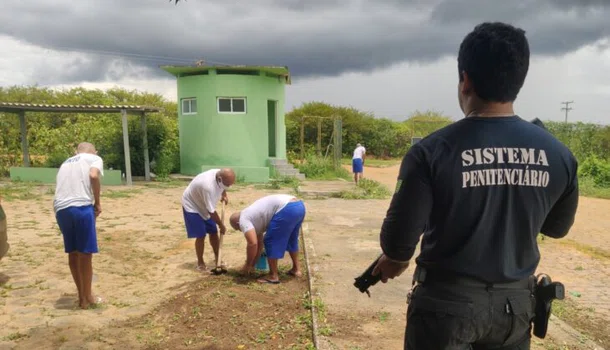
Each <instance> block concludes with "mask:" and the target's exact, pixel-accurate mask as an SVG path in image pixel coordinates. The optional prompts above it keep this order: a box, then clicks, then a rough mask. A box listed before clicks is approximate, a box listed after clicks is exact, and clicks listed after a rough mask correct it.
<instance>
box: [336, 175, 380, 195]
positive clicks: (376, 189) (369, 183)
mask: <svg viewBox="0 0 610 350" xmlns="http://www.w3.org/2000/svg"><path fill="white" fill-rule="evenodd" d="M390 195H391V192H390V190H389V189H388V188H387V187H386V186H385V185H383V184H381V183H380V182H377V181H375V180H371V179H366V178H363V179H361V180H360V181H358V186H357V187H356V188H355V189H353V190H350V191H342V192H340V193H339V194H338V195H337V197H338V198H343V199H385V198H388V197H389V196H390Z"/></svg>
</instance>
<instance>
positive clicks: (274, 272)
mask: <svg viewBox="0 0 610 350" xmlns="http://www.w3.org/2000/svg"><path fill="white" fill-rule="evenodd" d="M267 262H268V263H269V274H268V275H267V276H265V277H263V279H261V280H260V281H263V280H264V279H268V280H269V281H279V280H280V275H279V271H278V268H277V262H278V259H272V258H267ZM263 282H264V281H263Z"/></svg>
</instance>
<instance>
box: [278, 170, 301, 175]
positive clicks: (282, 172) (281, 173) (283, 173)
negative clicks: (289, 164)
mask: <svg viewBox="0 0 610 350" xmlns="http://www.w3.org/2000/svg"><path fill="white" fill-rule="evenodd" d="M276 172H277V173H278V174H279V175H296V174H299V171H298V170H297V169H283V170H276Z"/></svg>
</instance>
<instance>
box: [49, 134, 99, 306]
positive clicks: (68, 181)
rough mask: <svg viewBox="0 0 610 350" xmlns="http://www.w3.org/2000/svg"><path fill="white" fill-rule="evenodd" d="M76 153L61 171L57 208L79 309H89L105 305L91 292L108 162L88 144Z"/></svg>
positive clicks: (82, 145)
mask: <svg viewBox="0 0 610 350" xmlns="http://www.w3.org/2000/svg"><path fill="white" fill-rule="evenodd" d="M76 153H77V154H76V155H75V156H73V157H70V158H68V159H67V160H66V161H64V163H63V164H62V165H61V167H60V168H59V171H58V172H57V178H56V187H55V198H54V200H53V209H54V211H55V218H56V220H57V224H58V226H59V229H60V231H61V233H62V235H63V239H64V248H65V252H66V253H68V262H69V265H70V272H71V273H72V278H73V279H74V283H75V284H76V289H77V290H78V300H79V306H80V307H81V308H83V309H87V308H89V307H90V306H95V305H96V304H99V303H101V302H102V298H100V297H94V296H93V294H92V293H91V280H92V278H93V265H92V262H91V261H92V256H93V254H94V253H97V252H98V249H97V232H96V230H95V218H96V217H98V216H99V215H100V213H101V212H102V206H101V204H100V189H101V179H100V178H101V176H103V175H104V162H103V160H102V158H101V157H99V156H98V155H97V151H96V150H95V146H93V145H92V144H90V143H88V142H83V143H80V144H79V145H78V148H77V151H76Z"/></svg>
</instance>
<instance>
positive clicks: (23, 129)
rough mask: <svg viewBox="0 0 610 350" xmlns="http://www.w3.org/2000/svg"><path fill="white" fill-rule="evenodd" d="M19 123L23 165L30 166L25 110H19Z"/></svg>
mask: <svg viewBox="0 0 610 350" xmlns="http://www.w3.org/2000/svg"><path fill="white" fill-rule="evenodd" d="M19 125H20V126H21V152H22V153H23V166H24V167H29V166H30V151H29V150H28V128H27V125H26V120H25V111H20V112H19Z"/></svg>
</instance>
